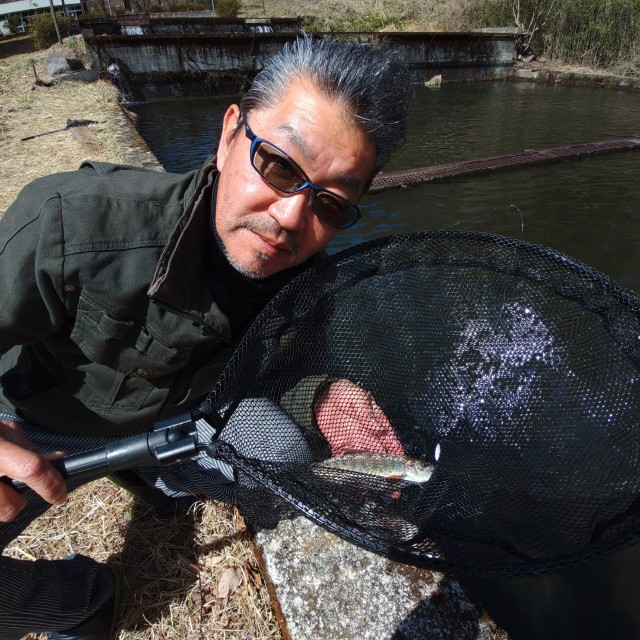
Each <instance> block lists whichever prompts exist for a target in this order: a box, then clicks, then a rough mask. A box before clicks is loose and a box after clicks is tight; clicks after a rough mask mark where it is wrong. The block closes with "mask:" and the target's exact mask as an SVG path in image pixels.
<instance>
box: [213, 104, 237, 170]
mask: <svg viewBox="0 0 640 640" xmlns="http://www.w3.org/2000/svg"><path fill="white" fill-rule="evenodd" d="M239 119H240V107H239V106H238V105H237V104H232V105H231V106H230V107H229V108H228V109H227V111H226V113H225V114H224V117H223V118H222V133H221V134H220V142H219V143H218V152H217V154H216V164H217V167H218V171H222V167H224V163H225V162H226V160H227V156H228V155H229V149H230V147H231V143H232V141H233V138H234V133H235V130H236V127H237V126H238V120H239Z"/></svg>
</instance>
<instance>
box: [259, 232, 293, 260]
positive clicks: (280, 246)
mask: <svg viewBox="0 0 640 640" xmlns="http://www.w3.org/2000/svg"><path fill="white" fill-rule="evenodd" d="M249 231H251V233H252V234H253V236H254V238H255V239H256V242H257V243H258V245H259V246H260V247H261V248H262V249H263V251H265V253H273V254H276V253H281V252H287V253H291V247H290V246H289V243H288V242H287V241H286V240H284V241H282V240H278V239H274V238H270V237H269V236H264V235H262V234H261V233H258V232H257V231H254V230H253V229H249Z"/></svg>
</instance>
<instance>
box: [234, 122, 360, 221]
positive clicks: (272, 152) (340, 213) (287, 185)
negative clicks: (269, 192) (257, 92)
mask: <svg viewBox="0 0 640 640" xmlns="http://www.w3.org/2000/svg"><path fill="white" fill-rule="evenodd" d="M240 118H241V119H242V122H243V123H244V130H245V132H246V134H247V138H249V140H251V148H250V149H249V157H250V159H251V166H252V167H253V168H254V169H255V170H256V171H257V172H258V173H259V174H260V175H261V176H262V177H263V178H264V179H265V180H266V181H267V182H268V183H269V184H270V185H271V186H272V187H273V188H274V189H277V190H278V191H282V193H286V194H289V195H291V194H293V193H298V191H302V190H303V189H311V192H312V193H311V211H313V213H314V214H315V215H316V216H317V217H318V218H320V220H322V222H326V223H327V224H329V225H331V226H332V227H336V228H338V229H347V228H348V227H350V226H352V225H354V224H355V223H356V222H357V221H358V220H359V219H360V209H358V207H357V206H356V205H355V204H352V203H351V202H349V201H348V200H347V199H346V198H343V197H342V196H339V195H338V194H337V193H334V192H333V191H329V189H324V188H323V187H318V186H317V185H315V184H313V182H311V180H310V179H309V176H307V174H306V173H305V172H304V171H303V170H302V169H301V168H300V167H299V166H298V164H297V163H296V161H295V160H293V158H291V157H290V156H289V155H288V154H287V153H285V152H284V151H283V150H282V149H279V148H278V147H276V145H275V144H272V143H271V142H269V141H268V140H265V139H264V138H260V137H258V136H257V135H256V134H255V133H254V132H253V131H252V130H251V127H249V124H248V122H247V118H246V116H245V114H244V113H241V114H240Z"/></svg>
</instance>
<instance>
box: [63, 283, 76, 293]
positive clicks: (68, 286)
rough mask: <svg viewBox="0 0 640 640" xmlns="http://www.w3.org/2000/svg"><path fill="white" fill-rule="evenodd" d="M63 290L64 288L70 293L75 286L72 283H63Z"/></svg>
mask: <svg viewBox="0 0 640 640" xmlns="http://www.w3.org/2000/svg"><path fill="white" fill-rule="evenodd" d="M64 290H65V291H66V292H67V293H71V292H72V291H75V290H76V288H75V286H74V285H72V284H65V285H64Z"/></svg>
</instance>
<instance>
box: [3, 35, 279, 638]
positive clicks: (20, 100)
mask: <svg viewBox="0 0 640 640" xmlns="http://www.w3.org/2000/svg"><path fill="white" fill-rule="evenodd" d="M56 48H57V47H56ZM46 55H47V52H37V53H30V54H22V55H16V56H13V57H9V58H4V59H2V60H0V185H1V190H0V215H1V214H2V212H3V211H4V210H5V209H6V208H7V207H8V205H9V204H10V203H11V202H12V201H13V200H14V198H15V197H16V195H17V194H18V192H19V191H20V189H21V188H22V187H23V186H24V185H25V184H26V183H27V182H28V181H30V180H32V179H33V178H36V177H38V176H42V175H46V174H49V173H52V172H56V171H66V170H71V169H75V168H77V166H78V165H79V164H80V162H82V160H85V159H87V158H92V159H95V160H104V161H112V162H123V161H124V162H126V161H128V162H131V159H132V148H131V145H132V141H133V143H134V144H135V132H134V131H133V130H132V129H131V127H130V125H129V124H128V121H127V120H126V119H124V118H123V116H122V112H121V111H120V108H119V106H118V103H117V92H116V90H115V88H114V87H113V86H112V85H111V84H109V83H108V82H104V81H98V82H95V83H92V84H81V83H77V82H57V83H55V84H53V85H52V86H50V87H45V86H34V84H33V82H34V80H35V76H34V70H33V64H35V69H36V73H37V75H38V77H39V78H40V79H41V80H42V81H45V82H48V81H50V78H48V77H47V76H46V73H45V65H44V60H45V58H46ZM68 119H82V120H96V121H98V122H99V124H98V125H91V126H90V127H88V131H87V130H85V131H84V134H82V133H81V131H80V130H69V131H65V132H61V133H55V134H50V135H46V136H42V137H39V138H36V139H34V140H28V141H21V138H23V137H26V136H28V135H34V134H37V133H41V132H46V131H51V130H55V129H60V128H63V127H65V126H66V124H67V120H68ZM123 128H124V129H123ZM133 151H136V149H133ZM140 153H142V152H141V151H140V149H137V154H138V155H136V156H135V157H140ZM142 155H143V156H144V154H142ZM7 553H9V554H10V555H12V556H13V557H17V558H24V559H35V558H62V557H65V556H67V555H69V554H70V553H83V554H85V555H89V556H91V557H93V558H96V559H97V560H99V561H109V562H113V563H115V564H117V565H119V566H120V567H121V569H122V573H123V577H124V597H123V604H122V610H121V616H122V619H121V623H120V632H119V636H118V637H119V640H134V639H135V640H165V639H166V640H195V639H200V640H205V639H206V640H247V639H251V640H260V639H277V638H281V635H280V632H279V630H278V626H277V623H276V620H275V618H274V614H273V611H272V608H271V604H270V601H269V598H268V595H267V592H266V588H265V586H264V582H263V580H262V578H261V576H260V573H259V571H258V568H257V563H256V559H255V556H254V553H253V547H252V544H251V540H250V536H249V535H248V533H247V530H246V527H245V524H244V522H243V520H242V518H241V517H240V515H239V513H238V512H237V510H236V509H234V508H232V507H229V506H226V505H221V504H218V503H214V502H208V503H206V504H205V503H199V504H198V505H196V508H195V509H194V510H193V512H192V513H190V514H189V515H188V516H187V517H185V518H181V519H178V520H175V521H169V522H161V521H159V520H157V519H156V518H155V517H154V515H153V513H151V512H149V511H148V509H146V508H145V507H144V506H142V505H141V504H139V503H137V502H135V501H134V500H133V499H132V498H131V497H130V496H129V495H128V494H127V493H126V492H124V491H123V490H121V489H119V488H117V487H115V486H114V485H112V484H111V483H110V482H109V481H108V480H101V481H98V482H94V483H92V484H90V485H88V486H86V487H84V488H82V489H80V490H79V491H77V492H76V493H74V494H73V495H72V496H71V497H70V499H69V501H68V502H67V504H66V505H64V506H62V507H60V508H57V509H52V510H50V511H49V512H48V513H47V514H46V515H44V516H42V517H41V518H39V519H37V520H36V521H35V522H34V523H33V524H32V525H31V526H30V527H29V528H28V529H27V530H26V531H25V532H24V533H23V535H21V536H20V537H19V538H17V539H16V540H15V541H14V542H13V543H12V544H11V545H10V547H9V548H8V550H7ZM229 576H232V577H234V578H235V582H234V583H233V586H232V588H231V590H230V592H229V593H227V595H226V596H225V597H219V596H224V592H225V589H224V588H223V590H222V592H221V593H219V587H220V585H221V583H222V584H223V585H224V583H225V580H226V579H227V578H228V577H229ZM238 582H239V584H238ZM227 586H228V584H227Z"/></svg>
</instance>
